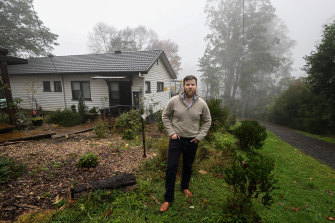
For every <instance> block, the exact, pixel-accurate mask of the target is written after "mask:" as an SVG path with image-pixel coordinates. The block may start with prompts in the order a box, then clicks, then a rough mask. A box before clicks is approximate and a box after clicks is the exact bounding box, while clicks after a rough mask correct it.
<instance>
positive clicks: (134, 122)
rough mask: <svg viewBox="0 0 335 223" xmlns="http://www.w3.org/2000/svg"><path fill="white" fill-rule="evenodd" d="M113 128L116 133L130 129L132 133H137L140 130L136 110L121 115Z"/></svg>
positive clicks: (139, 120)
mask: <svg viewBox="0 0 335 223" xmlns="http://www.w3.org/2000/svg"><path fill="white" fill-rule="evenodd" d="M115 128H116V129H117V132H119V133H123V132H124V131H125V130H127V129H132V130H133V131H134V132H138V131H140V129H141V119H140V115H139V114H138V112H137V111H136V110H131V111H129V112H125V113H122V114H121V115H120V116H119V117H117V118H116V120H115Z"/></svg>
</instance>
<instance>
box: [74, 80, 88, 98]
mask: <svg viewBox="0 0 335 223" xmlns="http://www.w3.org/2000/svg"><path fill="white" fill-rule="evenodd" d="M71 88H72V99H73V100H79V97H80V95H82V96H83V97H84V100H91V90H90V82H89V81H72V82H71Z"/></svg>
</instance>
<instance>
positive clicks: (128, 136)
mask: <svg viewBox="0 0 335 223" xmlns="http://www.w3.org/2000/svg"><path fill="white" fill-rule="evenodd" d="M135 137H136V133H135V132H134V130H132V129H126V130H124V131H123V133H122V139H128V140H132V139H135Z"/></svg>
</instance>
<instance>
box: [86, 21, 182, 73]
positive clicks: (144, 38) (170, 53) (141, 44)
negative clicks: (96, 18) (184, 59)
mask: <svg viewBox="0 0 335 223" xmlns="http://www.w3.org/2000/svg"><path fill="white" fill-rule="evenodd" d="M88 40H89V43H88V47H89V49H90V51H91V52H94V53H108V52H114V51H116V50H121V51H139V50H152V49H161V50H164V52H165V53H166V56H167V57H168V59H169V61H170V63H171V65H172V67H173V69H174V71H175V72H176V74H178V72H179V71H180V70H181V67H180V65H181V58H180V56H179V55H178V45H177V44H176V43H175V42H173V41H171V40H159V39H158V36H157V33H156V32H155V31H153V30H152V29H147V28H146V27H145V26H137V27H135V28H129V27H127V28H125V29H121V30H117V29H115V28H114V27H112V26H109V25H107V24H105V23H98V24H97V25H96V26H95V27H94V28H93V32H91V33H89V35H88Z"/></svg>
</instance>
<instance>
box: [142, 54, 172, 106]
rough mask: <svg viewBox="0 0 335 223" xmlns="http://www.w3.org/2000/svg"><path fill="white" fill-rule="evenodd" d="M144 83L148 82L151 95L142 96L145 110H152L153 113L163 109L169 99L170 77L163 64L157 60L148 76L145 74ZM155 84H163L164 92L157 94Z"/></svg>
mask: <svg viewBox="0 0 335 223" xmlns="http://www.w3.org/2000/svg"><path fill="white" fill-rule="evenodd" d="M144 76H145V81H150V85H151V93H145V94H144V100H145V105H146V108H147V109H150V108H152V110H153V112H156V111H158V110H160V109H164V108H165V106H166V105H167V103H168V101H169V99H170V85H171V77H170V75H169V73H168V71H167V69H166V68H165V66H164V64H163V62H162V61H161V60H158V64H157V62H155V64H154V65H153V66H152V68H151V69H150V71H149V72H148V74H145V75H144ZM157 82H164V91H162V92H157Z"/></svg>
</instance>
